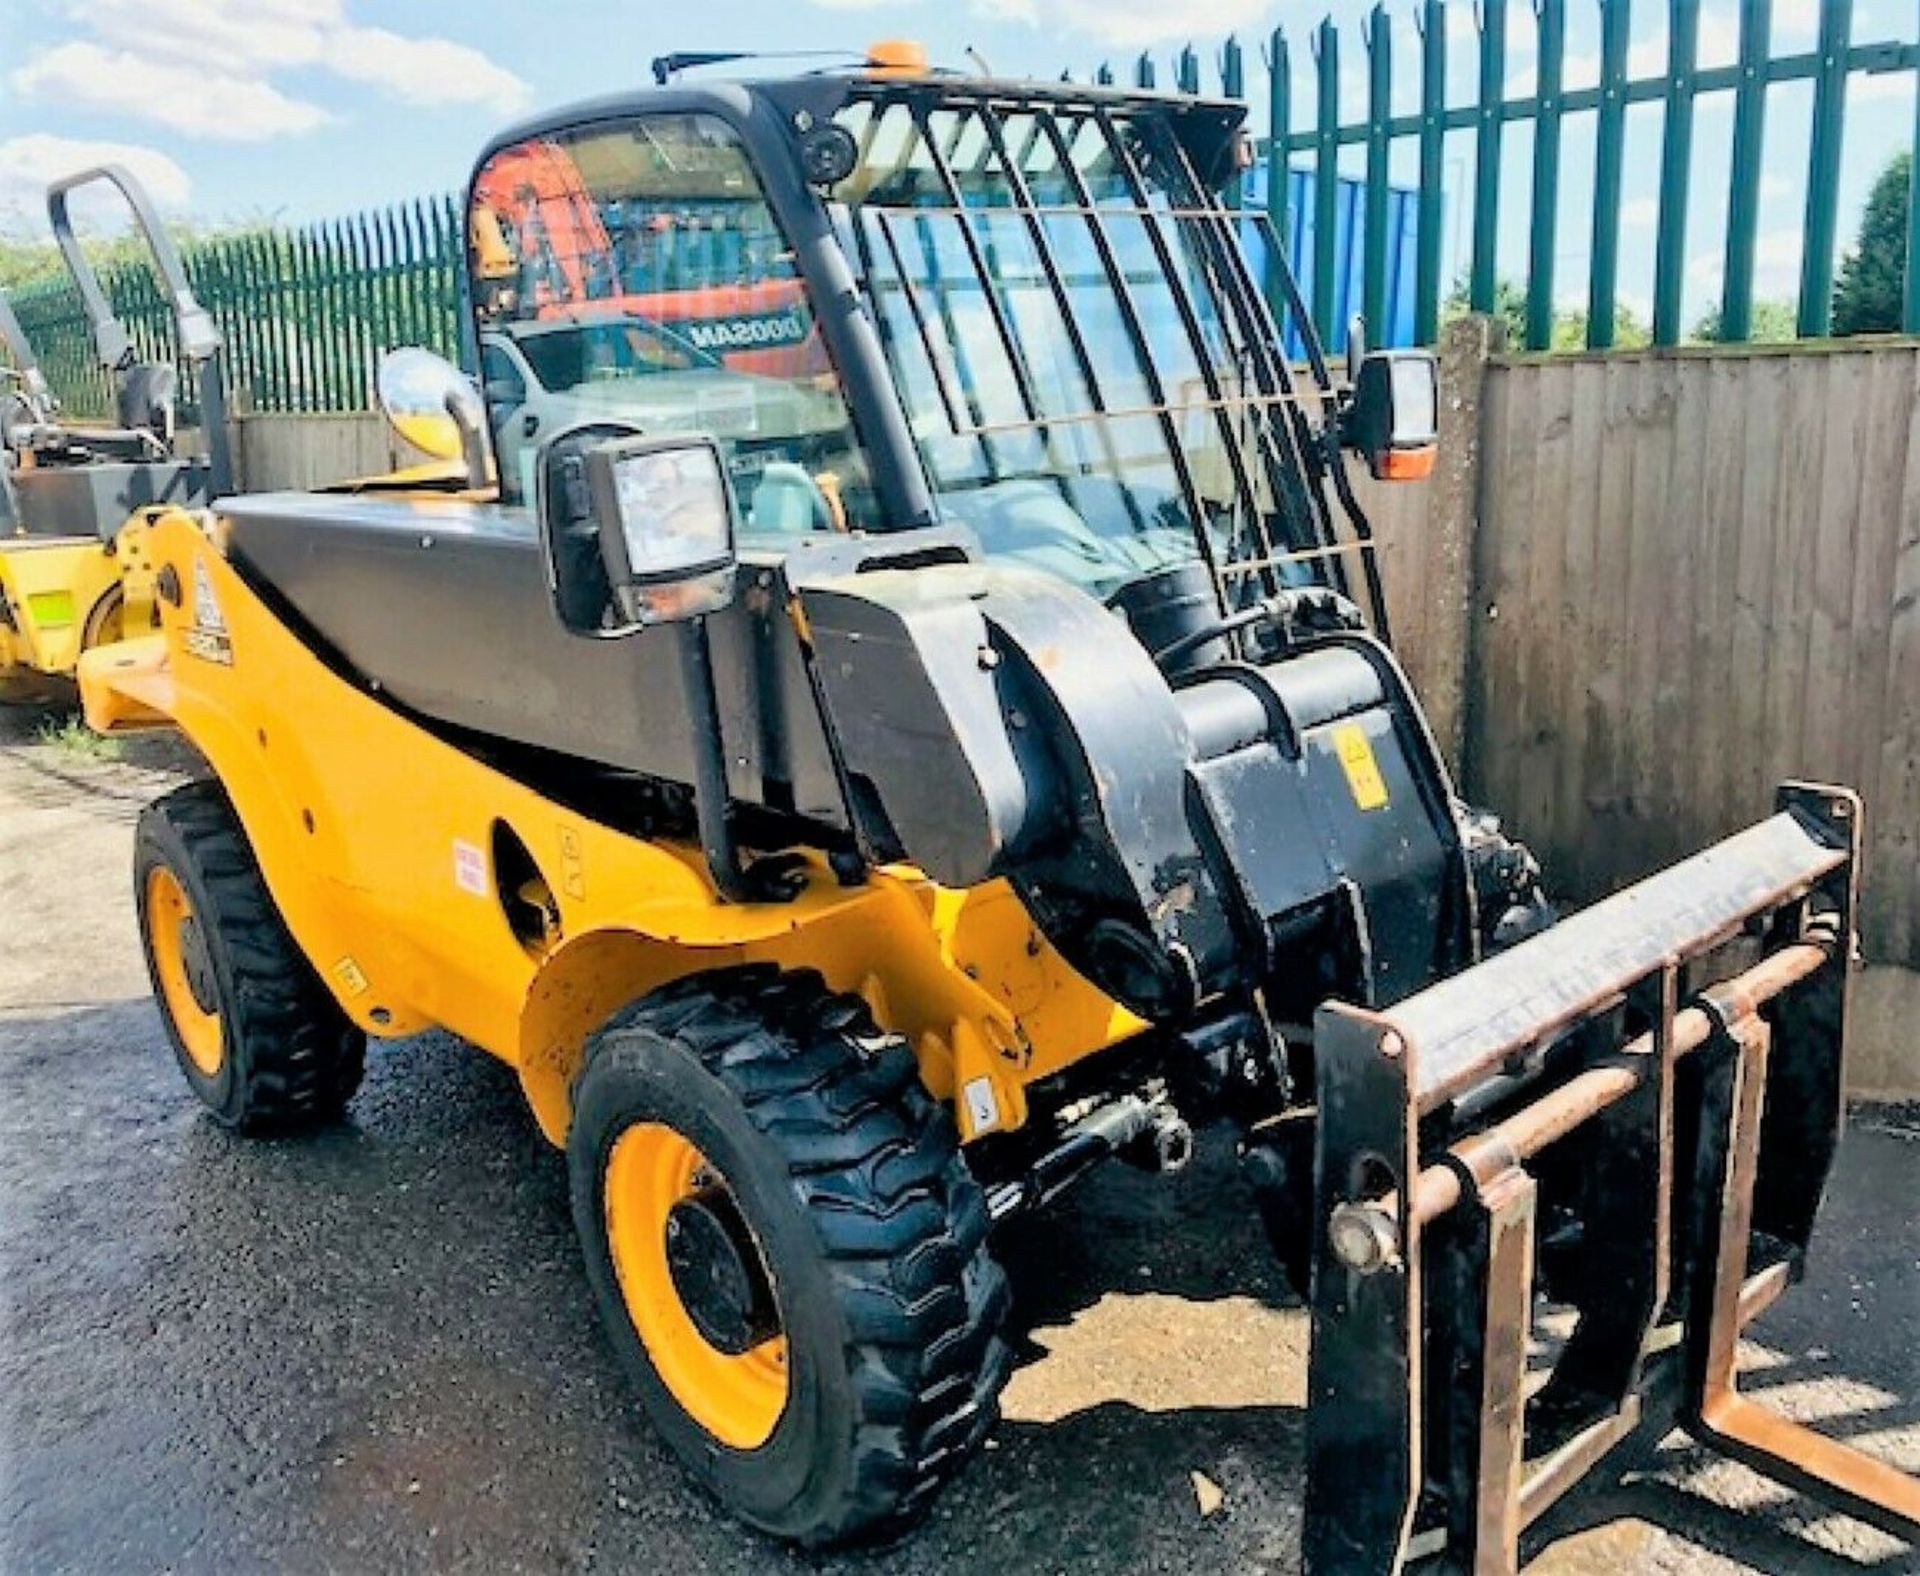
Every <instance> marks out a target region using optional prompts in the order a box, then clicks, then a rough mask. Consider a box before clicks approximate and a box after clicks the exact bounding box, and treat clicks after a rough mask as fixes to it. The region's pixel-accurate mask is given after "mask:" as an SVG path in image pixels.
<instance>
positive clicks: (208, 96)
mask: <svg viewBox="0 0 1920 1576" xmlns="http://www.w3.org/2000/svg"><path fill="white" fill-rule="evenodd" d="M1816 7H1817V0H1775V23H1774V38H1775V48H1776V52H1788V51H1793V50H1797V49H1807V48H1811V46H1812V42H1813V38H1814V32H1815V27H1816V24H1817V9H1816ZM1324 9H1326V8H1322V7H1318V6H1316V7H1315V8H1312V9H1294V8H1293V7H1291V6H1283V7H1276V6H1274V5H1273V4H1272V3H1271V0H877V3H876V0H714V3H712V4H709V5H707V6H705V7H682V6H676V5H672V4H658V3H652V4H646V5H620V4H611V3H591V0H511V3H509V0H460V3H453V0H10V3H9V4H7V5H6V6H5V7H4V9H0V225H5V226H6V227H7V228H9V229H10V230H13V231H15V232H17V231H19V230H21V229H23V228H25V229H29V230H31V229H32V228H34V227H36V226H37V225H38V224H39V222H40V218H39V214H40V196H39V194H40V191H41V189H42V188H43V187H44V185H45V182H46V181H47V179H49V178H50V177H51V176H52V175H54V174H56V173H58V172H59V170H60V169H61V168H62V167H68V166H71V165H73V164H76V163H79V162H86V161H90V160H94V159H97V158H99V157H102V156H114V157H119V158H121V159H123V160H124V161H126V162H128V163H130V164H132V165H133V166H134V167H135V168H136V170H137V171H138V172H139V173H141V174H142V175H143V176H144V177H145V178H146V179H147V182H148V184H149V186H150V187H152V188H153V189H154V191H155V192H156V195H158V196H159V197H160V199H161V200H162V202H163V203H164V204H165V205H166V206H167V207H169V208H170V209H172V210H173V211H175V212H177V213H180V214H183V215H186V216H190V217H193V218H195V219H200V220H209V221H213V220H223V219H254V218H268V217H271V218H282V219H288V220H301V219H309V218H320V217H327V216H331V215H336V214H341V213H346V212H349V211H352V210H354V209H356V208H360V207H364V206H367V205H370V204H377V203H384V202H389V201H393V200H396V199H400V198H405V197H410V196H414V195H416V194H419V193H422V192H429V191H441V190H446V189H448V188H451V187H453V186H454V185H456V184H457V183H458V182H459V181H460V180H461V179H462V177H463V176H464V174H465V171H466V168H467V164H468V162H469V160H470V158H471V156H472V154H473V152H474V150H475V149H476V148H477V147H478V145H479V144H480V142H481V141H482V140H483V139H484V138H485V137H486V135H487V134H488V133H489V132H490V131H491V130H493V129H494V128H495V127H497V126H498V125H499V124H501V123H502V122H504V121H506V120H508V119H510V118H513V117H514V116H517V115H518V114H520V113H522V112H523V111H526V110H528V109H533V108H538V107H542V106H547V105H557V104H562V103H565V102H567V101H568V100H570V99H575V98H583V97H588V96H591V95H593V94H597V93H603V92H607V91H610V90H613V89H616V88H620V87H623V86H629V85H633V84H636V83H640V82H643V81H644V80H645V79H646V73H647V63H648V62H649V61H650V60H651V59H652V57H653V56H654V55H656V54H659V53H662V52H664V51H667V50H674V49H729V48H749V47H752V48H760V49H766V50H805V49H821V48H831V47H839V46H845V47H848V48H857V47H859V46H860V45H862V44H864V43H866V42H868V41H870V40H872V39H876V38H882V37H894V36H908V37H914V38H919V39H922V40H924V41H925V42H926V43H927V45H928V46H929V49H930V50H931V52H932V54H933V56H934V58H935V59H936V60H939V61H942V62H946V63H952V64H955V65H965V64H966V51H967V49H968V48H970V47H971V48H973V49H976V50H978V51H979V53H980V54H981V55H982V56H984V57H985V59H986V60H987V61H988V62H989V63H990V64H991V65H992V67H993V68H994V69H995V71H996V72H997V73H999V74H1003V75H1015V74H1037V75H1045V76H1054V75H1057V74H1058V73H1059V72H1060V70H1061V69H1063V68H1071V69H1073V70H1074V71H1075V72H1076V74H1080V73H1084V72H1088V71H1090V70H1091V68H1092V67H1093V66H1094V65H1095V64H1097V63H1098V62H1099V61H1101V60H1102V59H1111V60H1113V61H1114V62H1115V63H1116V64H1121V63H1124V62H1125V61H1128V60H1130V59H1131V58H1132V56H1133V55H1134V54H1135V53H1137V52H1139V51H1140V50H1141V49H1149V50H1151V51H1153V52H1154V53H1155V54H1156V55H1157V56H1158V57H1159V58H1160V59H1161V61H1162V80H1163V81H1168V80H1170V79H1171V57H1172V53H1173V51H1174V49H1175V48H1177V46H1178V44H1179V43H1180V42H1181V41H1182V40H1184V39H1187V38H1193V39H1195V40H1198V41H1201V42H1202V43H1203V44H1205V45H1207V46H1208V47H1209V51H1210V49H1211V46H1213V45H1214V44H1217V41H1218V40H1219V39H1220V38H1222V37H1223V36H1225V34H1226V33H1227V32H1229V31H1233V30H1237V31H1238V32H1239V33H1240V35H1241V36H1242V38H1243V39H1253V38H1257V37H1264V36H1265V34H1266V32H1267V31H1268V30H1269V29H1270V28H1271V27H1272V26H1273V25H1274V23H1275V21H1276V20H1284V21H1285V23H1286V25H1287V27H1288V29H1289V32H1290V34H1291V35H1292V37H1293V39H1294V49H1293V55H1294V65H1295V70H1296V73H1297V75H1298V77H1299V80H1298V81H1297V83H1296V86H1295V94H1294V99H1295V104H1296V106H1299V107H1301V108H1304V106H1306V105H1308V104H1310V103H1311V102H1312V88H1311V82H1310V79H1309V77H1308V73H1309V72H1310V70H1311V52H1310V50H1309V49H1308V47H1307V44H1308V35H1309V33H1310V32H1311V30H1312V27H1313V25H1314V24H1315V23H1316V22H1317V21H1318V20H1319V18H1320V16H1321V15H1322V14H1323V11H1324ZM1330 9H1331V12H1332V14H1333V16H1334V18H1335V20H1336V21H1337V22H1338V23H1339V24H1340V25H1341V28H1342V33H1343V40H1342V42H1343V46H1344V47H1343V52H1342V55H1343V62H1344V68H1345V69H1344V73H1343V74H1344V77H1345V79H1346V80H1345V83H1344V87H1345V91H1346V95H1347V97H1346V100H1345V102H1346V105H1347V109H1348V114H1349V117H1357V116H1358V114H1359V113H1360V110H1361V106H1362V104H1363V102H1364V87H1363V75H1362V69H1363V68H1362V62H1363V56H1362V53H1361V48H1360V32H1359V18H1360V16H1361V13H1362V11H1363V10H1364V6H1363V4H1362V3H1361V0H1333V4H1332V5H1331V7H1330ZM1569 10H1570V12H1571V13H1572V15H1571V16H1570V18H1569V29H1568V31H1569V39H1568V55H1569V58H1568V65H1567V86H1568V87H1577V86H1580V85H1582V84H1583V83H1587V82H1591V81H1593V80H1594V79H1595V78H1596V77H1597V74H1598V62H1597V48H1598V38H1597V34H1598V29H1597V24H1596V20H1595V16H1594V11H1593V7H1592V5H1591V4H1583V3H1582V0H1573V3H1572V4H1571V5H1570V7H1569ZM1451 11H1452V20H1453V27H1452V30H1451V31H1452V34H1453V38H1452V59H1451V64H1450V73H1449V74H1450V77H1451V79H1452V81H1453V83H1454V84H1455V90H1454V97H1455V102H1460V101H1461V100H1462V99H1463V98H1465V97H1466V96H1467V95H1469V94H1470V92H1471V88H1472V83H1473V78H1474V52H1473V43H1472V37H1471V32H1472V23H1471V19H1472V6H1471V4H1470V3H1469V0H1453V4H1452V7H1451ZM1664 11H1665V7H1664V5H1662V4H1658V3H1656V0H1639V4H1638V5H1637V6H1636V19H1635V25H1634V29H1633V37H1634V56H1633V65H1634V74H1635V75H1640V74H1643V73H1647V74H1650V73H1653V72H1657V71H1658V70H1659V68H1660V66H1661V63H1662V62H1663V60H1664V52H1665V31H1664ZM1392 12H1393V17H1394V26H1395V34H1394V45H1395V63H1396V66H1397V68H1398V69H1397V73H1396V76H1397V81H1396V94H1395V97H1396V102H1397V105H1398V107H1401V108H1406V107H1411V105H1412V103H1413V100H1414V96H1415V87H1416V83H1415V76H1416V72H1417V59H1418V57H1417V49H1418V41H1417V38H1416V35H1415V33H1414V30H1413V25H1412V0H1392ZM1509 16H1510V20H1509V24H1508V28H1509V36H1510V55H1509V61H1510V64H1509V67H1508V86H1509V91H1510V92H1524V91H1526V90H1527V88H1528V86H1529V85H1530V77H1531V69H1530V62H1531V59H1532V52H1533V25H1532V10H1531V7H1530V5H1528V4H1527V3H1526V0H1514V3H1513V4H1512V8H1511V11H1510V13H1509ZM1854 17H1855V23H1854V31H1855V37H1856V39H1858V40H1870V39H1880V38H1887V37H1895V38H1899V39H1903V40H1905V39H1910V38H1911V37H1912V32H1911V29H1912V27H1913V15H1912V6H1911V5H1910V4H1909V3H1906V0H1901V3H1898V4H1896V3H1894V0H1856V3H1855V7H1854ZM1733 19H1734V7H1733V3H1732V0H1704V4H1703V14H1702V25H1701V58H1702V63H1703V64H1715V63H1718V62H1721V61H1726V60H1730V59H1731V58H1732V56H1733V50H1734V38H1735V32H1734V21H1733ZM1209 75H1210V77H1211V72H1209ZM1256 91H1257V90H1256ZM1850 95H1851V96H1850V105H1849V110H1850V112H1849V115H1848V125H1847V144H1846V156H1845V160H1844V170H1843V176H1842V182H1841V193H1840V197H1841V232H1842V238H1843V241H1845V240H1850V238H1851V236H1852V234H1853V231H1854V229H1855V227H1856V225H1857V223H1858V217H1859V211H1860V206H1861V204H1862V202H1863V201H1864V198H1865V194H1866V188H1867V186H1868V185H1869V184H1870V183H1871V180H1872V178H1873V175H1874V173H1875V172H1876V171H1877V170H1878V168H1879V167H1880V165H1881V164H1882V163H1883V162H1884V160H1885V158H1886V157H1887V156H1888V155H1889V154H1890V153H1891V152H1892V151H1894V150H1895V149H1897V148H1899V147H1902V146H1905V145H1906V144H1907V143H1908V141H1909V140H1910V139H1911V136H1912V127H1913V123H1914V108H1913V95H1912V85H1911V79H1910V78H1909V77H1906V76H1895V77H1890V78H1859V77H1856V78H1855V79H1854V82H1853V84H1852V87H1851V89H1850ZM1810 105H1811V93H1810V90H1808V89H1807V88H1805V87H1804V86H1797V87H1795V88H1794V89H1792V90H1780V89H1776V90H1775V91H1774V93H1773V94H1772V96H1771V100H1770V103H1769V123H1768V139H1767V160H1766V165H1767V171H1766V179H1765V185H1764V188H1763V193H1762V213H1761V223H1760V230H1761V239H1760V279H1759V282H1758V287H1759V292H1760V294H1761V295H1763V296H1790V295H1791V294H1792V293H1793V290H1794V288H1795V282H1796V281H1797V278H1798V270H1799V255H1800V246H1799V242H1800V232H1801V216H1802V212H1803V207H1804V203H1805V200H1806V190H1805V182H1806V173H1805V154H1806V141H1807V127H1808V119H1809V110H1810ZM1591 120H1592V117H1591V116H1583V117H1577V118H1575V119H1571V120H1569V121H1568V122H1567V123H1566V130H1565V134H1564V135H1565V143H1564V151H1563V154H1562V177H1561V178H1562V187H1563V191H1564V193H1565V196H1564V197H1563V201H1562V208H1563V212H1562V215H1561V220H1560V229H1559V235H1558V242H1557V245H1556V252H1557V254H1558V257H1559V266H1558V280H1557V286H1558V289H1559V291H1560V293H1561V294H1562V296H1563V297H1564V298H1567V299H1569V300H1576V299H1578V298H1580V297H1581V296H1582V295H1583V294H1584V289H1585V279H1586V258H1587V251H1588V244H1589V223H1588V216H1587V213H1586V200H1587V193H1588V191H1589V189H1590V188H1589V182H1590V177H1591V169H1592V131H1591ZM1731 127H1732V112H1731V104H1730V101H1729V99H1728V98H1727V97H1726V96H1724V95H1722V96H1720V97H1719V98H1718V99H1703V100H1701V101H1700V107H1699V109H1698V111H1697V122H1696V131H1695V141H1696V164H1695V174H1694V187H1695V193H1696V198H1695V207H1694V213H1693V216H1692V220H1691V232H1692V238H1693V239H1692V244H1691V245H1690V247H1689V254H1688V255H1689V267H1688V293H1687V316H1688V319H1689V321H1691V320H1692V318H1693V317H1694V316H1696V315H1697V313H1698V312H1699V311H1700V310H1702V309H1704V308H1705V307H1706V306H1707V305H1710V304H1711V303H1712V301H1713V300H1714V299H1715V296H1716V294H1717V287H1718V275H1719V259H1718V255H1717V251H1718V239H1719V235H1720V227H1721V224H1722V222H1723V218H1724V209H1725V201H1726V168H1727V158H1728V147H1729V143H1730V140H1731ZM1659 128H1660V114H1659V110H1658V108H1657V106H1645V107H1641V108H1637V109H1636V110H1635V111H1634V112H1633V113H1632V114H1631V115H1630V116H1629V120H1628V132H1627V136H1628V161H1627V181H1626V193H1625V198H1626V208H1625V213H1624V219H1623V224H1624V228H1623V255H1622V269H1621V291H1622V294H1623V296H1624V297H1625V298H1626V299H1627V300H1628V301H1629V302H1632V303H1636V304H1641V305H1644V303H1645V302H1646V301H1647V300H1648V299H1649V298H1650V296H1651V293H1652V236H1653V215H1654V197H1655V190H1656V188H1655V185H1654V176H1655V170H1656V167H1657V160H1658V146H1659ZM1530 154H1531V138H1530V135H1529V133H1528V132H1527V130H1526V128H1525V127H1524V126H1513V127H1509V129H1508V135H1507V147H1506V155H1505V157H1506V164H1505V179H1504V182H1503V186H1504V193H1505V195H1504V196H1503V215H1502V221H1503V222H1502V225H1501V232H1502V233H1501V267H1502V271H1503V272H1506V273H1511V274H1513V275H1515V276H1516V277H1518V276H1522V275H1524V272H1525V259H1526V232H1525V202H1526V193H1527V189H1528V167H1529V159H1530ZM1352 157H1353V168H1354V169H1355V171H1356V172H1357V170H1358V168H1359V159H1360V154H1359V151H1358V150H1357V149H1356V150H1353V155H1352ZM1413 157H1414V150H1413V148H1412V147H1411V146H1410V145H1408V146H1403V147H1401V148H1400V149H1399V150H1398V152H1397V153H1396V156H1395V159H1396V162H1395V168H1394V175H1395V178H1396V179H1399V180H1405V181H1411V179H1412V176H1413ZM1446 168H1447V181H1448V186H1449V203H1448V208H1449V231H1450V233H1449V237H1448V257H1449V269H1450V271H1451V270H1452V269H1453V267H1454V266H1455V265H1464V258H1465V245H1466V221H1467V219H1468V218H1469V214H1470V208H1469V199H1468V195H1467V192H1468V182H1469V179H1470V172H1471V168H1472V144H1471V139H1470V137H1468V136H1465V135H1457V136H1455V137H1454V138H1452V139H1450V140H1449V145H1448V148H1447V158H1446Z"/></svg>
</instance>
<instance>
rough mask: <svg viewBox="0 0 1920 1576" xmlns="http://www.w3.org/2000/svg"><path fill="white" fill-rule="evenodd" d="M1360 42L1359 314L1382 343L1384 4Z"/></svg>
mask: <svg viewBox="0 0 1920 1576" xmlns="http://www.w3.org/2000/svg"><path fill="white" fill-rule="evenodd" d="M1360 36H1361V42H1362V43H1363V44H1364V45H1365V46H1366V50H1367V206H1366V229H1365V233H1364V234H1363V235H1362V237H1361V247H1362V251H1363V266H1362V284H1361V293H1360V302H1361V311H1362V312H1363V313H1364V314H1365V316H1366V320H1367V334H1368V337H1369V339H1370V340H1371V341H1372V342H1373V343H1375V344H1380V345H1384V344H1385V343H1386V342H1387V340H1388V339H1389V338H1390V337H1391V336H1390V325H1389V324H1388V322H1387V199H1388V196H1389V195H1390V194H1389V191H1388V188H1387V158H1388V155H1389V153H1390V152H1391V151H1392V134H1391V131H1390V130H1389V125H1390V123H1391V121H1392V118H1393V23H1392V21H1391V20H1390V18H1389V17H1388V15H1387V7H1386V0H1375V4H1374V7H1373V10H1372V11H1371V12H1369V13H1368V17H1367V21H1366V24H1365V27H1364V29H1363V31H1362V33H1361V35H1360Z"/></svg>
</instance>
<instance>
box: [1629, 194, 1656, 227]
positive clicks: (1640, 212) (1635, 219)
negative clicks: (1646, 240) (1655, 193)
mask: <svg viewBox="0 0 1920 1576" xmlns="http://www.w3.org/2000/svg"><path fill="white" fill-rule="evenodd" d="M1659 222H1660V199H1659V198H1658V197H1634V198H1630V199H1629V200H1628V201H1626V202H1623V203H1622V204H1621V205H1620V225H1621V228H1623V229H1627V230H1651V229H1652V228H1653V227H1654V226H1655V225H1656V224H1658V223H1659Z"/></svg>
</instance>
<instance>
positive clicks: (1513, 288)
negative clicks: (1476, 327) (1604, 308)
mask: <svg viewBox="0 0 1920 1576" xmlns="http://www.w3.org/2000/svg"><path fill="white" fill-rule="evenodd" d="M1470 310H1471V308H1470V307H1469V306H1468V304H1467V282H1466V280H1464V279H1462V280H1459V281H1457V282H1456V283H1455V284H1454V287H1453V289H1452V291H1451V292H1450V293H1449V294H1448V296H1447V299H1446V301H1445V302H1444V303H1443V304H1442V306H1441V309H1440V317H1441V321H1442V322H1451V321H1453V319H1454V318H1456V317H1464V316H1466V314H1467V313H1468V312H1469V311H1470ZM1492 315H1493V316H1494V317H1496V318H1499V319H1500V320H1501V321H1502V322H1504V323H1505V324H1506V325H1507V346H1508V348H1509V349H1511V350H1519V349H1520V348H1521V347H1522V346H1524V345H1525V344H1526V342H1527V287H1526V286H1525V285H1523V284H1521V283H1519V281H1517V280H1513V279H1496V280H1494V282H1493V313H1492ZM1652 342H1653V334H1652V331H1651V330H1650V329H1649V328H1648V327H1647V325H1646V324H1645V323H1643V322H1641V321H1640V318H1639V316H1638V315H1637V314H1636V313H1635V312H1634V310H1633V308H1632V307H1630V306H1627V305H1626V304H1625V303H1624V302H1616V303H1615V304H1614V308H1613V344H1614V348H1615V349H1616V350H1642V349H1644V348H1645V347H1646V346H1648V345H1649V344H1651V343H1652ZM1586 348H1587V314H1586V313H1585V312H1581V311H1578V310H1576V309H1574V308H1571V307H1562V308H1561V309H1560V310H1559V311H1557V312H1555V313H1554V314H1553V340H1552V343H1551V344H1550V345H1549V346H1548V349H1550V350H1557V351H1572V350H1585V349H1586Z"/></svg>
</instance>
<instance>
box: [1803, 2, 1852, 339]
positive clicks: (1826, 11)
mask: <svg viewBox="0 0 1920 1576" xmlns="http://www.w3.org/2000/svg"><path fill="white" fill-rule="evenodd" d="M1852 33H1853V0H1821V4H1820V42H1819V45H1818V55H1819V67H1818V71H1817V74H1816V75H1815V77H1814V79H1813V136H1812V138H1811V146H1810V147H1809V148H1808V149H1807V218H1806V226H1805V230H1804V239H1803V242H1802V244H1801V248H1800V321H1799V328H1800V337H1801V338H1802V339H1822V338H1825V337H1826V334H1827V332H1828V330H1829V329H1831V328H1832V326H1833V249H1834V232H1835V228H1836V226H1837V224H1838V221H1839V207H1840V148H1841V144H1842V143H1843V142H1844V141H1845V139H1846V128H1847V118H1846V117H1847V47H1848V45H1849V43H1850V42H1851V41H1852Z"/></svg>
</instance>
